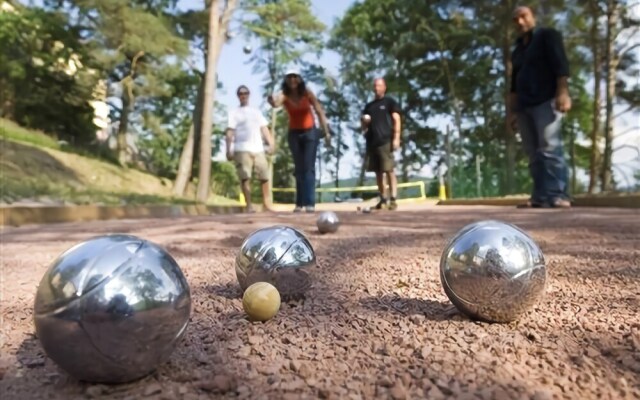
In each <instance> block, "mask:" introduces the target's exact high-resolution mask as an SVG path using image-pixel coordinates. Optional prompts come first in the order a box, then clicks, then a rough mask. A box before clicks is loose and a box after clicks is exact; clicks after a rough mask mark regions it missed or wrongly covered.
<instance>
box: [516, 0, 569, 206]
mask: <svg viewBox="0 0 640 400" xmlns="http://www.w3.org/2000/svg"><path fill="white" fill-rule="evenodd" d="M513 21H514V23H515V25H516V29H517V31H518V33H519V37H518V39H517V41H516V45H515V48H514V50H513V53H512V54H511V61H512V66H513V74H512V81H511V107H512V110H513V114H512V115H510V116H509V118H510V119H511V124H512V125H513V126H514V127H515V125H517V128H518V130H519V131H520V136H521V138H522V145H523V148H524V151H525V153H526V154H527V156H528V158H529V173H530V174H531V178H532V179H533V190H532V193H531V198H530V199H529V200H528V201H527V202H526V203H525V204H522V205H519V206H518V207H520V208H531V207H534V208H539V207H560V208H568V207H571V202H570V201H569V195H568V182H567V181H568V170H567V165H566V162H565V159H564V151H563V148H562V136H561V125H562V118H563V116H564V114H565V113H566V112H568V111H569V110H570V109H571V97H570V96H569V84H568V79H569V62H568V60H567V56H566V54H565V50H564V45H563V42H562V35H561V34H560V33H559V32H558V31H556V30H555V29H552V28H542V27H540V28H539V27H536V18H535V15H534V13H533V11H532V10H531V9H530V8H529V7H517V8H516V9H515V10H514V12H513Z"/></svg>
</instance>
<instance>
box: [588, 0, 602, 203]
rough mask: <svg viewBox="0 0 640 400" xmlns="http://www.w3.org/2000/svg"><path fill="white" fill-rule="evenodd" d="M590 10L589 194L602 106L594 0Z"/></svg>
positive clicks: (593, 181) (592, 187) (593, 185)
mask: <svg viewBox="0 0 640 400" xmlns="http://www.w3.org/2000/svg"><path fill="white" fill-rule="evenodd" d="M589 9H590V11H591V36H590V42H591V43H590V45H591V52H592V54H593V81H594V82H593V111H592V112H593V115H592V127H591V156H590V160H589V189H588V191H589V194H593V192H595V189H596V186H597V184H598V162H599V160H600V148H599V146H598V144H599V143H598V139H599V137H600V109H601V107H602V99H601V96H602V94H601V86H600V85H601V83H602V69H601V68H602V63H601V60H600V58H601V56H600V36H599V35H598V19H599V17H600V13H599V12H598V5H597V4H596V0H590V1H589Z"/></svg>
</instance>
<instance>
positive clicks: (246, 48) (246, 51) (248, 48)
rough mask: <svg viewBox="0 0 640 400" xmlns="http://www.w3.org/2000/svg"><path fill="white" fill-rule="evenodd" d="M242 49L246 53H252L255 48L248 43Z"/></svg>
mask: <svg viewBox="0 0 640 400" xmlns="http://www.w3.org/2000/svg"><path fill="white" fill-rule="evenodd" d="M242 51H244V54H251V52H252V51H253V48H252V47H251V46H249V45H246V46H244V47H243V48H242Z"/></svg>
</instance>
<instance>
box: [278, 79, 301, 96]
mask: <svg viewBox="0 0 640 400" xmlns="http://www.w3.org/2000/svg"><path fill="white" fill-rule="evenodd" d="M281 89H282V93H284V95H285V96H290V95H291V94H292V93H293V89H291V88H290V87H289V85H287V77H286V76H285V77H284V80H283V81H282V86H281ZM296 91H297V92H298V96H301V97H302V96H304V95H305V94H306V93H307V85H305V83H304V79H302V76H300V75H298V89H297V90H296Z"/></svg>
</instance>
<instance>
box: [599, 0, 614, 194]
mask: <svg viewBox="0 0 640 400" xmlns="http://www.w3.org/2000/svg"><path fill="white" fill-rule="evenodd" d="M617 22H618V4H617V1H615V0H609V1H608V2H607V35H606V50H605V59H606V68H607V70H606V71H607V72H606V79H607V93H606V104H605V110H606V114H605V122H604V134H605V143H604V159H603V161H602V166H601V167H602V169H601V172H600V176H601V178H600V179H601V188H602V191H603V192H606V191H609V190H611V158H612V155H613V124H614V115H613V99H614V97H615V94H616V60H615V54H614V51H615V48H614V44H615V43H614V41H615V36H616V33H615V29H616V25H617Z"/></svg>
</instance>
